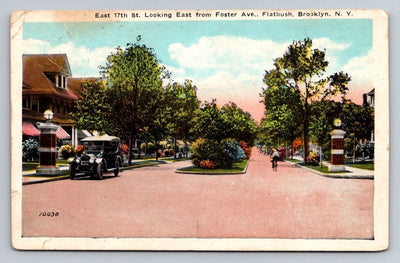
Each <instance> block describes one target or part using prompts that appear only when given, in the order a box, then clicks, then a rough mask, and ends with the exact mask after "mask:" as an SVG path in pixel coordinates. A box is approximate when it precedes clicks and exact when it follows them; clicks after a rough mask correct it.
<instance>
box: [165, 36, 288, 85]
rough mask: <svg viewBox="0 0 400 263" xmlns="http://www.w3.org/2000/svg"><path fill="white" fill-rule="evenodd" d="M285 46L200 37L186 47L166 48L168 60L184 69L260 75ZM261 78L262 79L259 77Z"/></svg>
mask: <svg viewBox="0 0 400 263" xmlns="http://www.w3.org/2000/svg"><path fill="white" fill-rule="evenodd" d="M287 45H288V43H283V44H282V43H276V42H273V41H271V40H253V39H249V38H243V37H233V36H215V37H202V38H200V40H199V41H198V43H195V44H193V45H191V46H189V47H185V46H184V45H182V44H181V43H174V44H171V45H170V46H169V49H168V50H169V53H170V58H171V59H172V60H175V61H177V62H178V64H179V65H180V66H181V67H183V68H191V69H197V70H210V69H212V70H227V71H228V70H229V71H230V72H243V71H254V70H257V71H258V72H260V71H261V72H262V71H263V70H264V69H265V68H266V67H267V66H268V65H271V64H272V63H273V59H274V58H275V57H277V56H279V55H281V54H282V53H283V52H284V50H285V49H286V47H287ZM261 78H262V76H261Z"/></svg>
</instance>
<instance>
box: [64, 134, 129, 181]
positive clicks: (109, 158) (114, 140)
mask: <svg viewBox="0 0 400 263" xmlns="http://www.w3.org/2000/svg"><path fill="white" fill-rule="evenodd" d="M81 143H82V144H83V147H84V152H83V153H82V154H81V155H80V156H78V155H77V156H75V157H73V158H71V160H70V162H69V172H70V176H71V180H74V179H75V178H76V175H77V174H82V173H83V174H85V175H90V176H91V177H92V178H97V179H100V180H101V179H103V173H104V172H111V171H113V172H114V175H115V176H118V173H119V170H120V167H121V165H122V154H121V140H120V139H119V138H118V137H114V136H109V135H103V136H90V137H86V138H85V139H83V140H81Z"/></svg>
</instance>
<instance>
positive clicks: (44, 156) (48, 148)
mask: <svg viewBox="0 0 400 263" xmlns="http://www.w3.org/2000/svg"><path fill="white" fill-rule="evenodd" d="M53 115H54V114H53V112H52V111H51V110H46V111H45V112H44V114H43V116H44V118H45V119H46V122H45V123H41V122H38V123H37V125H38V128H39V130H40V149H39V162H40V165H39V167H38V169H37V170H36V174H37V175H43V176H57V175H60V174H61V170H60V168H59V167H57V165H56V162H57V148H56V147H57V136H56V132H57V129H58V128H59V126H58V125H55V124H54V123H52V122H51V120H52V119H53Z"/></svg>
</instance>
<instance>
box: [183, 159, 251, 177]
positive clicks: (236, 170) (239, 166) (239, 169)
mask: <svg viewBox="0 0 400 263" xmlns="http://www.w3.org/2000/svg"><path fill="white" fill-rule="evenodd" d="M248 163H249V160H248V159H244V160H242V161H238V162H235V163H233V165H232V168H219V169H203V168H199V167H195V166H190V167H185V168H181V169H178V173H187V174H206V175H207V174H208V175H216V174H242V173H245V172H246V167H247V164H248Z"/></svg>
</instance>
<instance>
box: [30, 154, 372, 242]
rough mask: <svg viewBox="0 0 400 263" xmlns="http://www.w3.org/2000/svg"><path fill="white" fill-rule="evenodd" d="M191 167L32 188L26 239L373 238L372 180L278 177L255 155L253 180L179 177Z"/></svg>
mask: <svg viewBox="0 0 400 263" xmlns="http://www.w3.org/2000/svg"><path fill="white" fill-rule="evenodd" d="M190 165H191V162H190V161H183V162H176V163H168V164H160V165H158V166H153V167H143V168H138V169H131V170H125V171H123V172H121V173H120V176H118V177H114V176H113V174H112V173H110V174H106V175H105V179H104V180H92V179H90V178H89V177H87V178H86V177H83V178H79V179H77V180H73V181H72V180H62V181H55V182H47V183H41V184H32V185H25V186H23V217H22V218H23V222H22V233H23V236H25V237H37V236H39V237H42V236H46V237H209V238H213V237H216V238H218V237H243V238H325V239H330V238H340V239H373V237H374V233H373V230H374V228H373V202H374V200H373V198H374V181H373V180H359V179H335V178H326V177H323V176H319V175H317V174H314V173H311V172H309V171H306V170H304V169H301V168H297V167H295V166H292V165H291V164H289V163H285V162H279V167H278V171H277V172H274V171H272V168H271V163H270V157H269V156H264V155H261V154H260V153H259V151H257V150H256V148H254V149H253V155H252V157H251V159H250V162H249V166H248V169H247V173H246V174H239V175H191V174H178V173H175V171H176V169H178V168H181V167H187V166H190ZM43 213H45V215H46V216H43ZM48 213H50V216H47V215H49V214H48ZM51 213H53V214H51ZM51 215H53V216H51Z"/></svg>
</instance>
